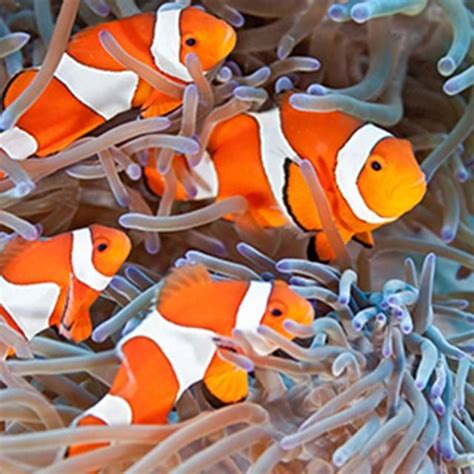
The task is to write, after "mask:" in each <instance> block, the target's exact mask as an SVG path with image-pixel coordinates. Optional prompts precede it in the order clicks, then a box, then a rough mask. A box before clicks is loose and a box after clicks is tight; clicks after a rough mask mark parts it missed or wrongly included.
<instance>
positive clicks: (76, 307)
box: [59, 275, 95, 342]
mask: <svg viewBox="0 0 474 474" xmlns="http://www.w3.org/2000/svg"><path fill="white" fill-rule="evenodd" d="M91 291H93V290H91V289H90V288H88V287H87V286H85V285H84V284H82V283H80V282H79V281H78V280H77V279H76V278H74V277H73V276H72V275H71V277H70V283H69V287H68V294H67V297H66V303H65V308H64V312H63V317H62V318H61V322H60V323H59V333H60V334H61V335H62V336H64V337H66V338H68V339H72V340H73V341H74V342H81V341H83V340H85V339H88V338H89V336H90V335H91V332H92V323H91V317H90V313H89V308H88V303H89V302H90V301H91V297H90V292H91ZM94 299H95V298H94Z"/></svg>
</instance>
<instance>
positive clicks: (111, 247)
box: [90, 224, 132, 276]
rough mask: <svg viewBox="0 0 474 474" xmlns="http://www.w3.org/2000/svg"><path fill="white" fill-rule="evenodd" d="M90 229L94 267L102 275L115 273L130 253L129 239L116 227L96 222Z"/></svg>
mask: <svg viewBox="0 0 474 474" xmlns="http://www.w3.org/2000/svg"><path fill="white" fill-rule="evenodd" d="M90 231H91V235H92V244H93V252H92V260H93V264H94V267H95V268H96V269H97V271H99V272H100V273H102V274H103V275H107V276H113V275H115V273H117V271H118V270H119V268H120V267H121V266H122V264H123V263H124V262H125V260H126V259H127V257H128V255H129V253H130V250H131V248H132V245H131V243H130V239H129V238H128V237H127V235H126V234H125V233H124V232H122V231H120V230H118V229H113V228H111V227H105V226H102V225H98V224H93V225H91V226H90Z"/></svg>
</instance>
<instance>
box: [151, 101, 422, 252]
mask: <svg viewBox="0 0 474 474" xmlns="http://www.w3.org/2000/svg"><path fill="white" fill-rule="evenodd" d="M289 97H290V96H289V95H288V94H285V95H284V96H283V97H282V98H281V102H280V105H279V107H278V108H275V109H272V110H269V111H266V112H261V113H247V114H241V115H238V116H236V117H234V118H231V119H229V120H227V121H225V122H222V123H221V124H219V125H218V126H217V127H216V128H215V129H214V130H213V132H212V135H211V139H210V141H209V146H208V149H207V151H208V154H206V155H205V156H204V158H203V159H202V160H201V163H200V164H199V165H198V166H197V167H196V168H195V169H193V170H191V175H192V176H194V177H195V178H196V179H195V181H196V183H197V185H198V186H197V187H198V193H197V195H196V198H195V199H211V198H216V199H217V200H219V199H223V198H226V197H229V196H235V195H241V196H244V197H245V198H247V200H248V203H249V212H250V214H251V215H252V217H253V218H254V219H255V220H256V221H257V222H258V223H259V224H260V225H261V226H263V227H280V226H285V225H290V226H292V227H295V228H296V229H298V230H299V231H303V232H309V233H315V237H314V239H311V240H312V242H311V243H310V246H309V248H308V253H309V255H314V254H315V253H316V255H315V256H317V257H318V258H319V259H321V260H330V259H331V258H332V257H333V254H332V250H331V248H330V246H329V242H328V240H327V238H326V236H325V235H324V234H323V233H322V232H320V231H321V222H320V220H319V215H318V211H317V208H316V206H315V204H314V202H313V199H312V197H311V194H310V190H309V188H308V186H307V184H306V181H305V180H304V177H303V175H302V173H301V170H300V167H299V165H298V163H297V159H298V157H299V158H302V159H308V160H310V161H311V163H312V164H313V166H314V168H315V171H316V173H317V174H318V177H319V180H320V182H321V185H322V187H323V188H324V191H325V195H326V197H327V200H328V202H329V205H330V208H331V212H332V217H333V219H334V221H335V223H336V226H337V228H338V230H339V233H340V234H341V237H342V239H343V240H344V242H345V243H347V242H349V241H350V240H351V238H355V239H358V240H359V241H360V242H361V243H363V244H365V245H368V246H372V245H373V238H372V235H371V231H372V230H374V229H376V228H378V227H380V226H381V225H384V224H387V223H389V222H393V221H394V220H396V219H398V218H399V217H400V216H401V215H402V214H404V213H406V212H408V211H409V210H410V209H412V208H413V207H414V206H415V205H416V204H418V203H419V202H420V201H421V199H422V198H423V196H424V194H425V191H426V182H425V177H424V174H423V172H422V171H421V168H420V167H419V165H418V163H417V161H416V159H415V156H414V154H413V150H412V147H411V144H410V143H409V142H408V141H407V140H403V139H399V138H395V137H394V136H393V135H392V134H391V133H389V132H388V131H386V130H384V129H382V128H379V127H377V126H375V125H373V124H370V123H363V122H361V121H360V120H358V119H356V118H354V117H351V116H349V115H347V114H345V113H342V112H327V113H320V112H303V111H298V110H296V109H294V108H292V107H291V106H290V104H289ZM175 162H176V166H178V165H179V166H183V161H182V157H176V159H175ZM184 163H185V162H184ZM145 175H146V177H147V181H148V184H149V186H150V188H151V189H152V190H153V191H154V192H155V193H156V194H158V195H161V194H162V192H163V186H164V183H163V179H162V177H161V175H160V174H159V172H158V171H157V170H156V166H155V162H154V161H150V162H149V164H148V166H147V168H146V169H145ZM176 198H177V199H182V200H186V199H189V198H188V197H187V195H186V193H185V192H184V190H183V188H182V187H178V189H177V194H176ZM229 218H231V217H229Z"/></svg>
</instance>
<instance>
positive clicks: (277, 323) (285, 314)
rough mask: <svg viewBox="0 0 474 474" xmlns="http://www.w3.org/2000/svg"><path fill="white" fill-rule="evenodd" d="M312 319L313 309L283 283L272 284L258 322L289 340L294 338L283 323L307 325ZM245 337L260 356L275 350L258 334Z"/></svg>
mask: <svg viewBox="0 0 474 474" xmlns="http://www.w3.org/2000/svg"><path fill="white" fill-rule="evenodd" d="M257 284H258V283H257ZM263 285H265V284H263ZM313 318H314V310H313V307H312V306H311V304H310V303H309V302H308V301H307V300H306V299H305V298H303V297H302V296H300V295H298V294H297V293H295V292H294V291H293V290H292V289H291V288H290V287H289V286H288V285H287V284H286V283H285V282H284V281H281V280H276V281H274V282H273V284H272V288H271V292H270V295H269V297H268V300H267V305H266V308H265V312H264V314H263V316H262V319H261V320H260V324H261V325H263V326H267V327H269V328H271V329H273V330H274V331H276V332H277V333H278V334H280V335H281V336H283V337H285V338H286V339H289V340H290V339H293V337H294V336H293V335H292V334H290V333H289V332H288V331H287V330H286V329H285V327H284V324H283V323H284V322H285V321H286V320H291V321H293V322H295V323H299V324H304V325H308V324H310V323H312V321H313ZM246 336H247V337H248V338H249V340H250V341H251V342H252V346H253V348H254V349H255V350H256V351H257V352H258V353H260V354H269V353H270V352H273V351H274V350H275V348H276V347H275V346H274V345H273V344H272V343H271V342H270V341H267V340H266V339H264V338H263V337H261V336H260V335H258V334H256V335H252V334H248V333H247V334H246Z"/></svg>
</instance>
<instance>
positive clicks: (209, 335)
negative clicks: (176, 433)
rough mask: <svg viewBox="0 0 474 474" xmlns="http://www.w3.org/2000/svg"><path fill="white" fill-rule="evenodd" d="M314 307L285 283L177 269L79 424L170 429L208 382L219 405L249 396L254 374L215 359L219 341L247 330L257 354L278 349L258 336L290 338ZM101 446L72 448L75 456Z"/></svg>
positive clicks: (308, 320) (126, 342) (124, 345)
mask: <svg viewBox="0 0 474 474" xmlns="http://www.w3.org/2000/svg"><path fill="white" fill-rule="evenodd" d="M313 316H314V314H313V308H312V306H311V304H310V303H309V302H308V301H307V300H305V299H304V298H303V297H301V296H299V295H297V294H296V293H295V292H293V290H291V289H290V288H289V287H288V285H287V284H286V283H285V282H283V281H274V282H272V283H269V282H261V281H252V282H249V281H213V280H212V279H211V277H210V275H209V273H208V271H207V270H206V268H205V267H204V266H203V265H199V264H198V265H188V266H184V267H181V268H179V269H174V270H173V271H172V273H171V274H170V275H168V276H167V277H166V278H165V281H164V284H163V286H162V289H161V290H160V291H159V294H158V296H157V301H156V302H155V303H154V304H153V305H152V309H151V311H150V313H149V314H148V315H147V316H146V317H145V319H144V320H143V321H142V322H141V323H140V324H139V325H138V326H137V327H135V328H134V329H133V330H132V331H131V332H130V333H128V334H127V335H125V336H124V337H123V338H122V339H121V340H120V341H119V346H118V347H119V351H120V353H121V356H122V364H121V365H120V368H119V370H118V372H117V375H116V377H115V380H114V382H113V384H112V387H111V389H110V391H109V392H108V393H107V394H106V395H105V396H104V397H103V398H102V399H101V400H99V402H98V403H97V404H96V405H94V406H92V407H91V408H89V409H88V410H87V411H86V412H84V414H82V415H81V416H80V418H79V419H76V421H75V422H74V423H75V424H77V425H79V426H86V425H109V426H113V425H128V424H132V423H133V424H155V423H159V424H161V423H165V422H166V421H167V417H168V414H169V412H170V410H171V409H172V408H173V406H174V405H175V403H176V402H177V400H178V399H179V398H180V396H181V395H182V394H183V392H184V391H185V390H186V389H187V388H188V387H190V386H191V385H192V384H194V383H195V382H198V381H201V380H202V381H203V382H204V386H205V387H206V389H207V390H208V392H209V393H210V394H211V395H212V396H213V397H215V398H216V399H217V400H218V401H221V402H224V403H234V402H237V401H240V400H242V399H243V398H245V397H246V396H247V393H248V375H247V373H246V372H245V371H244V370H243V369H241V368H238V367H236V366H235V365H233V364H231V363H229V362H226V361H224V360H222V359H221V358H220V357H219V356H218V354H217V345H216V342H215V340H216V338H219V337H226V336H227V337H228V336H231V334H232V330H233V329H239V330H241V331H242V332H243V333H244V334H245V336H246V338H247V339H248V340H249V342H250V343H251V344H252V347H253V349H254V350H255V351H256V352H257V353H258V354H262V355H264V354H269V353H271V352H273V351H274V350H275V349H276V347H275V346H274V345H273V344H272V343H270V342H269V341H267V340H266V339H264V338H263V337H262V336H260V334H259V333H258V332H257V328H258V327H259V326H260V325H267V326H269V327H271V328H272V329H273V330H275V331H277V332H278V333H279V334H281V335H282V336H284V337H286V338H287V339H291V338H292V336H291V335H290V334H289V333H288V332H287V331H286V330H285V329H284V325H283V322H284V321H285V320H286V319H290V320H292V321H295V322H297V323H300V324H310V323H311V322H312V321H313ZM98 446H99V445H98V444H95V445H90V444H89V445H74V446H71V447H69V449H68V453H67V455H68V456H73V455H76V454H79V453H81V452H84V451H88V450H90V449H94V448H97V447H98Z"/></svg>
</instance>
